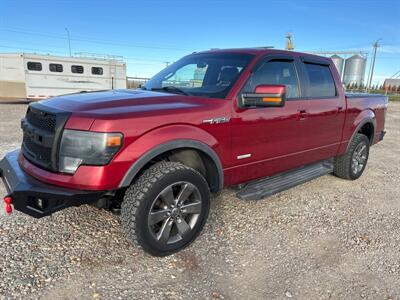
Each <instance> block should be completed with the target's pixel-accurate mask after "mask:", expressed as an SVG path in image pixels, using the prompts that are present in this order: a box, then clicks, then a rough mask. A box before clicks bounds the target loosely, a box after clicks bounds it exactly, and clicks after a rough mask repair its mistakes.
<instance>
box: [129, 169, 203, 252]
mask: <svg viewBox="0 0 400 300" xmlns="http://www.w3.org/2000/svg"><path fill="white" fill-rule="evenodd" d="M209 207H210V192H209V187H208V184H207V182H206V180H205V179H204V177H203V176H202V175H201V174H200V173H199V172H197V171H196V170H194V169H192V168H190V167H188V166H185V165H183V164H181V163H178V162H160V163H157V164H155V165H153V166H151V167H150V168H149V169H147V170H146V171H144V173H143V174H142V175H141V176H140V177H139V178H138V179H137V181H136V182H135V183H133V184H132V185H131V186H130V187H129V188H128V190H127V191H126V193H125V197H124V200H123V202H122V207H121V221H122V226H123V228H124V230H125V231H126V232H127V234H128V236H129V237H130V238H131V239H132V240H133V241H134V242H135V243H136V244H138V245H140V246H141V247H142V248H143V249H144V250H145V251H147V252H148V253H150V254H152V255H155V256H166V255H170V254H172V253H175V252H177V251H179V250H181V249H183V248H184V247H186V246H188V245H189V244H190V243H191V242H193V241H194V239H195V238H196V237H197V236H198V235H199V234H200V231H201V230H202V228H203V226H204V224H205V222H206V220H207V217H208V211H209Z"/></svg>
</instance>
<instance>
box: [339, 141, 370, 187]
mask: <svg viewBox="0 0 400 300" xmlns="http://www.w3.org/2000/svg"><path fill="white" fill-rule="evenodd" d="M368 156H369V139H368V138H367V137H366V136H365V135H364V134H361V133H357V134H356V136H355V137H354V138H353V140H352V141H351V142H350V146H349V149H348V151H347V152H346V153H345V154H343V155H341V156H338V157H336V159H335V165H334V170H333V173H334V174H335V175H336V176H337V177H340V178H343V179H349V180H355V179H357V178H359V177H360V176H361V175H362V173H363V172H364V169H365V167H366V165H367V162H368Z"/></svg>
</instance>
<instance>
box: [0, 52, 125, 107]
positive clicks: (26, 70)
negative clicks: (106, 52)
mask: <svg viewBox="0 0 400 300" xmlns="http://www.w3.org/2000/svg"><path fill="white" fill-rule="evenodd" d="M121 88H126V64H125V63H124V62H123V61H122V60H121V59H114V58H112V59H108V58H94V57H63V56H52V55H39V54H27V53H20V54H14V53H3V54H1V53H0V98H6V99H10V98H19V99H21V98H26V99H30V100H39V99H44V98H48V97H52V96H57V95H63V94H70V93H77V92H82V91H95V90H107V89H121Z"/></svg>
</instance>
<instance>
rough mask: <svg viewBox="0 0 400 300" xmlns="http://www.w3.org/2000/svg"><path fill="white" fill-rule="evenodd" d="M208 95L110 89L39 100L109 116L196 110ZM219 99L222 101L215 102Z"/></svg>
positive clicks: (80, 111) (60, 106)
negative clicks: (201, 96) (195, 95)
mask: <svg viewBox="0 0 400 300" xmlns="http://www.w3.org/2000/svg"><path fill="white" fill-rule="evenodd" d="M207 100H209V99H208V98H200V97H191V96H185V95H176V94H168V93H159V92H152V91H142V90H110V91H101V92H88V93H79V94H69V95H63V96H58V97H54V98H51V99H48V100H43V101H41V102H40V103H41V104H43V105H46V106H49V107H52V108H55V109H58V110H63V111H67V112H72V113H74V114H75V115H82V116H91V117H95V118H96V117H99V118H102V117H103V118H104V117H105V118H107V116H113V117H115V116H117V115H118V117H124V115H131V114H138V113H150V112H152V114H154V113H157V112H165V111H166V110H176V109H178V110H179V109H190V108H191V109H193V108H196V107H201V106H207V103H208V104H210V102H215V100H213V101H210V100H209V101H207ZM216 102H219V101H216Z"/></svg>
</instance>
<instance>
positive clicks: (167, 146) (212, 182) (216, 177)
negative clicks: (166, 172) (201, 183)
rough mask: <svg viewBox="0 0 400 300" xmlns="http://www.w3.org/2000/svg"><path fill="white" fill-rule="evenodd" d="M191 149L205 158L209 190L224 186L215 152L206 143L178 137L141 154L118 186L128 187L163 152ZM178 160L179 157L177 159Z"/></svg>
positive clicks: (221, 170)
mask: <svg viewBox="0 0 400 300" xmlns="http://www.w3.org/2000/svg"><path fill="white" fill-rule="evenodd" d="M182 150H192V151H196V152H197V153H199V155H200V156H201V157H202V158H203V159H205V160H203V162H204V163H205V168H206V169H209V170H210V176H208V178H206V179H207V182H208V183H209V186H210V190H211V191H212V192H217V191H219V190H221V189H222V188H223V186H224V174H223V168H222V164H221V161H220V159H219V157H218V155H217V153H216V152H215V151H214V150H213V149H212V148H211V147H210V146H208V145H207V144H205V143H203V142H200V141H196V140H189V139H179V140H173V141H169V142H165V143H162V144H160V145H157V146H156V147H154V148H152V149H150V150H149V151H147V152H146V153H144V154H143V155H141V156H140V157H139V158H138V159H137V160H136V161H135V162H134V163H133V164H132V165H131V167H130V168H129V169H128V171H127V172H126V173H125V175H124V177H123V178H122V180H121V182H120V185H119V187H120V188H124V187H128V186H129V185H130V184H131V183H132V181H133V180H134V179H135V178H136V177H137V175H139V174H140V172H141V171H143V170H144V169H145V168H146V167H147V166H148V165H149V163H151V161H152V160H154V159H156V158H157V157H160V156H161V157H162V156H163V155H164V154H171V153H172V151H182ZM177 160H178V161H179V158H178V159H177Z"/></svg>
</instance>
